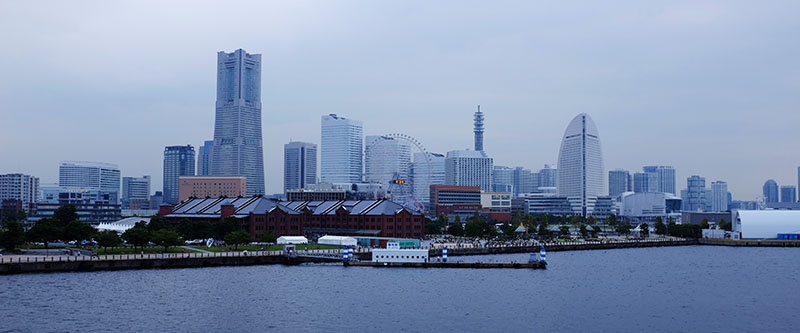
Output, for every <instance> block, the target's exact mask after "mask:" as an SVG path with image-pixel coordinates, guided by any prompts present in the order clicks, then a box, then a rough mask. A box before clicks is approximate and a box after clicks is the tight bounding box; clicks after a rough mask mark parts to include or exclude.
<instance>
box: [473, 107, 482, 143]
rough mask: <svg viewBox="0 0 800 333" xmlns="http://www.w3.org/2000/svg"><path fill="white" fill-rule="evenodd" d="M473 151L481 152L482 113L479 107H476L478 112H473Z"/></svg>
mask: <svg viewBox="0 0 800 333" xmlns="http://www.w3.org/2000/svg"><path fill="white" fill-rule="evenodd" d="M474 120H475V128H474V132H475V151H483V112H481V106H480V105H478V111H476V112H475V117H474Z"/></svg>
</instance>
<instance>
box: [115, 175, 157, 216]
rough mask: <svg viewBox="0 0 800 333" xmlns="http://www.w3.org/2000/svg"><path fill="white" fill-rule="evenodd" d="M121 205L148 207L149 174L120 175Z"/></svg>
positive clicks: (124, 206)
mask: <svg viewBox="0 0 800 333" xmlns="http://www.w3.org/2000/svg"><path fill="white" fill-rule="evenodd" d="M122 207H123V208H124V209H149V208H150V176H143V177H122Z"/></svg>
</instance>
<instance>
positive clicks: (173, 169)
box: [164, 145, 219, 204]
mask: <svg viewBox="0 0 800 333" xmlns="http://www.w3.org/2000/svg"><path fill="white" fill-rule="evenodd" d="M217 156H219V155H217ZM217 156H215V157H214V158H216V157H217ZM180 176H194V147H192V146H191V145H186V146H167V147H166V148H164V203H168V204H175V203H178V194H179V192H178V190H179V187H178V179H179V177H180Z"/></svg>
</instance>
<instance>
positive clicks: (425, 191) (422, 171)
mask: <svg viewBox="0 0 800 333" xmlns="http://www.w3.org/2000/svg"><path fill="white" fill-rule="evenodd" d="M427 154H428V157H427V159H426V158H425V155H424V153H414V160H413V161H412V162H411V179H412V180H413V183H412V185H413V193H414V199H417V201H419V202H421V203H422V204H424V205H425V206H428V205H429V204H430V195H431V190H430V188H431V185H442V184H444V159H445V157H444V155H442V154H437V153H427ZM430 209H431V208H430V207H427V211H430Z"/></svg>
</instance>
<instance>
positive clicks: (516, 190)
mask: <svg viewBox="0 0 800 333" xmlns="http://www.w3.org/2000/svg"><path fill="white" fill-rule="evenodd" d="M540 176H541V174H539V173H535V172H532V171H531V170H529V169H525V168H523V167H516V168H514V170H513V174H512V177H513V178H512V185H513V188H512V190H513V192H512V194H513V195H514V197H518V196H520V195H522V194H523V193H535V192H538V191H539V179H540Z"/></svg>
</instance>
